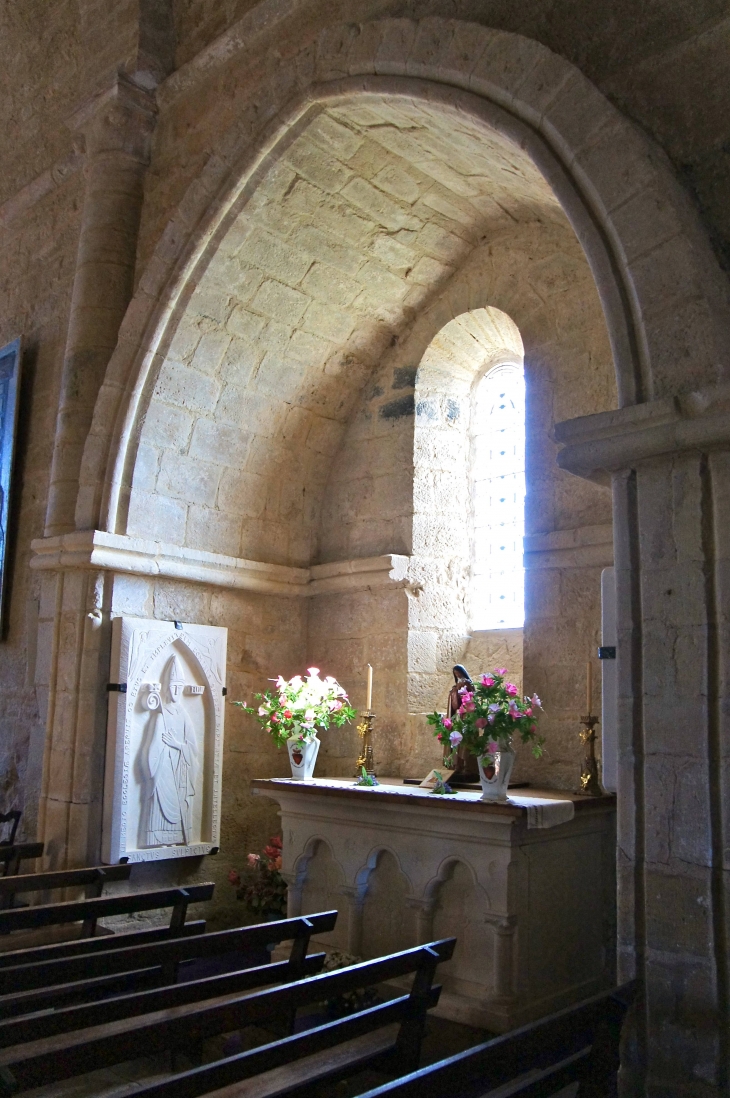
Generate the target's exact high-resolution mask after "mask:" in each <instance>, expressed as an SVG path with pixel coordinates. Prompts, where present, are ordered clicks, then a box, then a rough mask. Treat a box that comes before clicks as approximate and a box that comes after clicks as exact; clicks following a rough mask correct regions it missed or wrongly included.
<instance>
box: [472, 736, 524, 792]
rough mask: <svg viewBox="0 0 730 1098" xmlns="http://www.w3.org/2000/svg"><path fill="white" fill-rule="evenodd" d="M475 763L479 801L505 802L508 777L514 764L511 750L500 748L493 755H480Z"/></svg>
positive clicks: (513, 754) (513, 755)
mask: <svg viewBox="0 0 730 1098" xmlns="http://www.w3.org/2000/svg"><path fill="white" fill-rule="evenodd" d="M477 762H478V764H479V781H480V782H481V786H482V796H481V799H482V800H483V801H491V802H493V803H494V802H495V801H501V802H504V801H506V800H507V789H508V788H509V777H510V774H511V773H512V767H513V766H514V764H515V753H514V751H512V749H511V748H507V749H505V748H502V750H501V751H497V752H496V753H495V754H494V755H480V756H479V758H478V759H477Z"/></svg>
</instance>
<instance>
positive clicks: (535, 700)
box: [530, 694, 542, 709]
mask: <svg viewBox="0 0 730 1098" xmlns="http://www.w3.org/2000/svg"><path fill="white" fill-rule="evenodd" d="M530 701H531V702H532V704H533V705H535V706H537V708H538V709H542V702H541V701H540V699H539V698H538V696H537V694H533V695H532V697H531V698H530Z"/></svg>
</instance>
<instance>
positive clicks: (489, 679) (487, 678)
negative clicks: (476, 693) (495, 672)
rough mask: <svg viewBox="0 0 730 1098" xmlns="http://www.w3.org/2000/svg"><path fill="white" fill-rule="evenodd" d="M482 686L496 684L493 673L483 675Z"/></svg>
mask: <svg viewBox="0 0 730 1098" xmlns="http://www.w3.org/2000/svg"><path fill="white" fill-rule="evenodd" d="M482 686H494V679H493V678H492V676H491V675H482Z"/></svg>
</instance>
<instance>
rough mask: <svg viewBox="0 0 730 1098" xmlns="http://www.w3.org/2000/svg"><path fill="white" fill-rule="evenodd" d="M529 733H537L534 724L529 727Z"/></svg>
mask: <svg viewBox="0 0 730 1098" xmlns="http://www.w3.org/2000/svg"><path fill="white" fill-rule="evenodd" d="M530 732H537V725H536V724H531V725H530Z"/></svg>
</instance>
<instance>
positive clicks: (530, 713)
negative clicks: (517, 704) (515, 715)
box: [525, 709, 532, 717]
mask: <svg viewBox="0 0 730 1098" xmlns="http://www.w3.org/2000/svg"><path fill="white" fill-rule="evenodd" d="M525 716H526V717H531V716H532V710H531V709H526V710H525Z"/></svg>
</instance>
